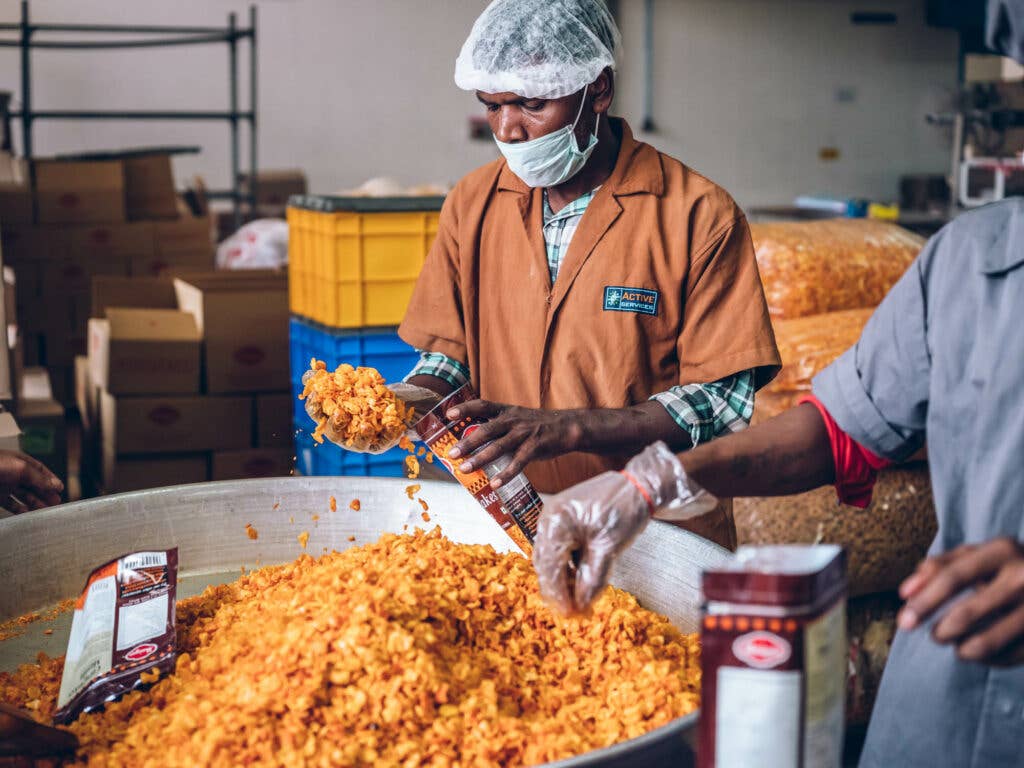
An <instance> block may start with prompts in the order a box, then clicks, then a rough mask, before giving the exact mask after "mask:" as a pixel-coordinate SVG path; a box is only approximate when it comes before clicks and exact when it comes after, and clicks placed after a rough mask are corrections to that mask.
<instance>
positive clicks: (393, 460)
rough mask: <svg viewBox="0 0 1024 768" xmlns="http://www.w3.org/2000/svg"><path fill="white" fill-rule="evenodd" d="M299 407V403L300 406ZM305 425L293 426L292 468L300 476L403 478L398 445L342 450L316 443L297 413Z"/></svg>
mask: <svg viewBox="0 0 1024 768" xmlns="http://www.w3.org/2000/svg"><path fill="white" fill-rule="evenodd" d="M300 407H301V406H300ZM299 415H300V416H301V418H303V419H305V420H306V423H305V424H301V425H300V424H296V426H295V467H296V469H297V470H298V473H299V474H300V475H302V476H304V477H339V476H343V475H347V476H350V477H405V457H406V456H408V454H407V453H406V452H405V451H403V450H402V449H401V448H393V449H391V450H390V451H388V452H387V453H381V454H369V453H353V452H352V451H346V450H344V449H342V448H339V447H338V446H336V445H334V444H333V443H330V442H327V441H325V442H324V443H323V444H322V445H317V444H316V443H315V442H314V441H313V438H312V436H311V435H310V431H309V429H307V424H309V425H310V426H311V422H310V421H309V417H308V416H307V415H306V412H305V411H301V413H300V414H299Z"/></svg>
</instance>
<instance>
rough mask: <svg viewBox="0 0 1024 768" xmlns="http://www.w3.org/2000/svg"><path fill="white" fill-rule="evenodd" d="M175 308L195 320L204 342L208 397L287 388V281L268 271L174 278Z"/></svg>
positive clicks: (282, 276)
mask: <svg viewBox="0 0 1024 768" xmlns="http://www.w3.org/2000/svg"><path fill="white" fill-rule="evenodd" d="M174 289H175V291H176V293H177V295H178V306H179V307H180V308H181V309H183V310H185V311H187V312H191V313H192V314H194V315H195V317H196V322H197V323H198V324H199V329H200V331H202V333H203V338H204V340H205V344H204V351H203V363H204V369H205V376H206V379H205V384H206V390H205V391H206V392H209V393H211V394H212V393H229V392H267V391H273V390H285V389H288V387H289V369H288V291H287V277H286V276H285V275H284V274H280V273H274V272H270V271H262V270H260V271H256V270H254V271H252V272H221V273H215V274H209V275H197V276H194V277H189V278H187V279H182V278H177V279H175V281H174Z"/></svg>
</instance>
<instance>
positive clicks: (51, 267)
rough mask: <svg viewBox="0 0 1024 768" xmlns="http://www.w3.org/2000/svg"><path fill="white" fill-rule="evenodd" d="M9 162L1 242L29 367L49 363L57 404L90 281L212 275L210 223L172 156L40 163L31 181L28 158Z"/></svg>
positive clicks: (65, 394)
mask: <svg viewBox="0 0 1024 768" xmlns="http://www.w3.org/2000/svg"><path fill="white" fill-rule="evenodd" d="M5 162H6V163H8V164H10V165H11V167H12V169H13V170H12V171H11V172H10V173H8V174H7V177H6V178H7V181H6V182H5V181H2V180H0V240H2V247H3V255H4V260H5V262H6V263H7V264H10V265H11V266H13V267H14V270H15V273H16V277H17V281H16V285H17V297H16V300H17V308H18V311H17V316H18V325H19V327H20V329H21V334H22V342H23V347H24V357H25V363H26V365H29V366H44V367H46V368H47V369H48V371H49V373H50V379H51V384H52V388H53V395H54V397H55V399H57V400H58V401H59V402H61V403H62V404H63V405H71V404H73V399H74V398H73V394H74V393H73V388H72V387H73V382H74V371H73V364H74V359H75V356H76V355H81V354H84V353H85V350H86V323H87V320H88V318H89V317H90V315H91V314H92V309H91V307H90V284H91V281H92V278H93V277H94V276H96V275H114V276H124V277H126V276H129V275H145V276H152V275H158V274H162V273H165V272H167V271H169V270H178V271H188V270H210V269H212V267H213V258H214V246H213V241H212V237H211V222H210V219H209V217H206V216H203V217H196V216H192V215H190V214H189V213H187V212H184V211H183V210H182V208H181V206H180V205H179V201H178V198H177V195H176V193H175V189H174V181H173V176H172V172H171V161H170V156H169V155H168V154H166V153H160V152H153V153H145V152H132V153H126V154H124V155H123V156H117V155H109V156H106V157H105V158H104V159H102V160H36V161H34V163H33V169H32V170H33V173H32V176H33V181H32V183H29V180H28V177H29V174H28V173H27V169H26V167H25V164H24V162H23V161H21V160H18V159H15V158H10V157H9V156H4V157H0V164H3V163H5ZM2 177H3V169H2V168H0V178H2Z"/></svg>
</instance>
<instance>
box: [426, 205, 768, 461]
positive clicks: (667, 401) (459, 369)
mask: <svg viewBox="0 0 1024 768" xmlns="http://www.w3.org/2000/svg"><path fill="white" fill-rule="evenodd" d="M596 191H597V190H594V192H596ZM594 192H588V193H587V194H585V195H583V196H582V197H579V198H577V199H576V200H574V201H572V202H571V203H569V204H568V205H566V206H565V207H564V208H563V209H562V210H560V211H558V212H557V213H555V212H554V211H552V210H551V206H550V205H549V203H548V193H547V190H544V220H543V226H544V247H545V249H546V250H547V256H548V270H549V271H550V274H551V284H552V285H554V284H555V280H556V279H557V278H558V270H559V268H560V267H561V266H562V261H563V260H564V259H565V254H566V252H567V251H568V250H569V243H570V242H572V237H573V235H574V234H576V228H577V227H578V226H579V223H580V220H581V219H582V218H583V213H584V212H585V211H586V210H587V205H589V203H590V201H591V200H593V199H594ZM422 375H426V376H436V377H437V378H439V379H441V380H443V381H445V382H447V383H448V384H449V385H450V386H452V387H456V388H458V387H461V386H462V385H463V384H465V383H466V382H468V381H469V368H467V367H466V366H465V365H463V364H462V363H460V362H459V361H457V360H453V359H452V358H450V357H448V356H447V355H442V354H440V353H438V352H424V351H420V361H419V363H417V365H416V367H415V368H414V369H413V370H412V372H411V373H410V374H409V375H408V376H407V377H406V381H408V380H409V379H410V378H412V377H413V376H422ZM650 399H651V400H655V401H657V402H659V403H661V405H663V406H664V407H665V410H666V411H668V413H669V415H670V416H671V417H672V419H673V420H674V421H675V422H676V424H678V425H679V427H680V428H681V429H684V430H686V432H687V433H688V434H689V435H690V440H691V441H692V443H693V445H694V446H697V445H700V444H701V443H706V442H707V441H708V440H711V439H713V438H715V437H718V436H720V435H724V434H728V433H729V432H738V431H740V430H741V429H744V428H745V427H746V426H747V425H748V424H749V423H750V417H751V415H752V414H753V413H754V372H753V371H741V372H739V373H736V374H733V375H732V376H727V377H725V378H724V379H720V380H719V381H714V382H711V383H709V384H683V385H679V386H675V387H671V388H670V389H668V390H666V391H665V392H659V393H658V394H656V395H654V396H653V397H651V398H650Z"/></svg>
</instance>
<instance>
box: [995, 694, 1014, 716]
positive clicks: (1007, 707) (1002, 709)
mask: <svg viewBox="0 0 1024 768" xmlns="http://www.w3.org/2000/svg"><path fill="white" fill-rule="evenodd" d="M996 709H997V710H998V711H999V714H1001V715H1006V716H1009V715H1011V714H1012V713H1013V710H1014V706H1013V699H1009V698H1001V699H999V701H998V702H997V703H996Z"/></svg>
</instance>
